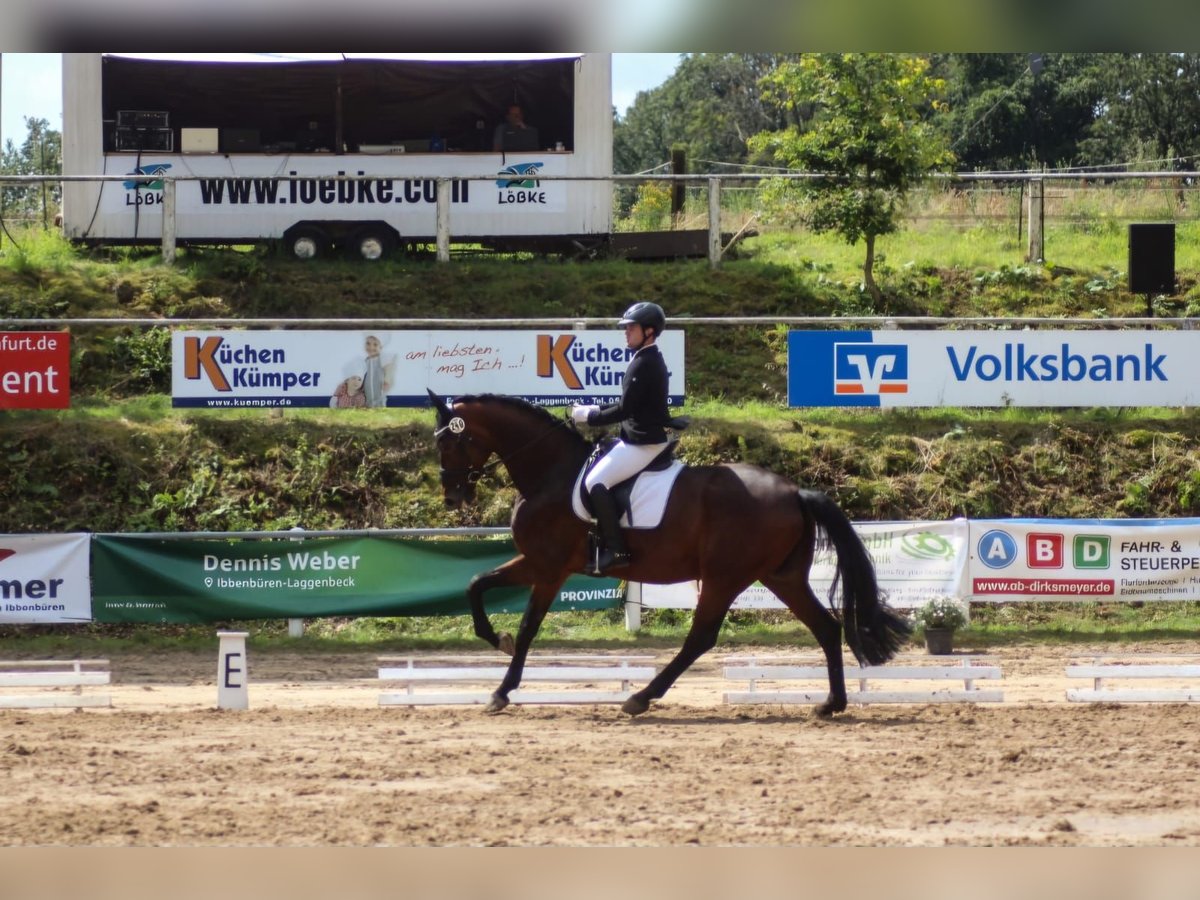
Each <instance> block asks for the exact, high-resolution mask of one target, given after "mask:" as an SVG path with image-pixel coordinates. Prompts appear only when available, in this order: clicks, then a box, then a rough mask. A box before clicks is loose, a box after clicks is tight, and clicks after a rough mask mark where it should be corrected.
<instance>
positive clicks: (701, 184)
mask: <svg viewBox="0 0 1200 900" xmlns="http://www.w3.org/2000/svg"><path fill="white" fill-rule="evenodd" d="M209 177H210V176H201V175H181V174H166V173H159V174H142V175H133V174H123V175H3V174H0V187H2V186H4V185H6V184H14V185H36V184H43V183H47V182H52V183H64V182H129V181H145V182H158V181H161V182H162V203H161V204H160V208H161V211H162V213H161V214H162V255H163V260H164V261H165V262H167V263H173V262H174V261H175V258H176V250H177V244H178V228H177V219H178V204H177V190H178V184H179V182H188V181H203V180H206V179H208V178H209ZM253 177H254V178H255V179H256V180H259V181H291V180H294V178H295V176H294V175H255V176H253ZM377 177H378V176H377V175H366V174H362V175H360V174H353V175H328V176H322V178H321V180H322V181H331V182H342V181H347V182H358V181H370V180H373V179H375V178H377ZM411 177H412V178H413V179H414V180H420V181H430V182H434V183H435V184H436V238H435V243H436V258H437V260H438V261H439V262H449V260H450V244H451V241H452V238H453V222H452V219H451V215H450V210H451V196H452V186H453V183H454V182H456V181H457V182H463V181H494V180H495V178H496V173H494V172H489V173H478V174H467V175H461V174H456V175H453V176H447V175H434V176H421V175H414V176H411ZM537 177H538V180H539V181H563V182H573V181H574V182H595V181H603V182H607V183H610V184H612V185H613V186H614V188H615V187H617V186H620V185H644V184H653V183H655V182H662V183H667V184H675V185H677V184H682V185H684V186H685V187H686V186H693V187H698V188H702V189H706V193H707V202H706V221H707V231H708V242H707V248H708V252H707V256H708V261H709V265H710V267H711V268H713V269H716V268H719V267H720V264H721V260H722V258H723V257H724V255H725V254H726V253H727V252H728V250H729V247H730V245H732V244H733V243H734V242H735V241H736V240H737V239H738V237H739V236H740V233H739V234H738V235H735V236H734V237H733V238H732V239H731V240H730V242H729V244H725V245H723V244H722V234H721V202H722V193H723V191H724V190H725V189H727V188H730V187H745V186H753V185H757V184H759V183H761V182H764V181H806V180H807V181H812V180H817V179H822V178H827V177H828V176H826V175H822V174H820V173H814V172H738V173H722V174H712V173H708V174H684V175H663V174H639V175H546V174H539V175H538V176H537ZM1194 177H1195V173H1188V172H1057V171H1056V172H966V173H945V174H943V173H939V174H934V175H931V176H929V178H928V179H927V180H928V182H929V183H930V184H932V185H953V184H959V183H961V184H972V183H995V184H1018V185H1020V186H1021V201H1022V202H1021V207H1022V208H1021V214H1022V215H1023V216H1024V217H1025V218H1026V221H1027V223H1028V225H1027V230H1025V229H1022V230H1024V231H1025V233H1026V234H1027V243H1026V255H1025V258H1026V260H1027V261H1036V262H1041V261H1042V260H1044V259H1045V222H1046V200H1047V194H1046V185H1047V183H1050V182H1073V183H1085V184H1086V183H1095V182H1099V183H1105V184H1109V183H1115V182H1121V181H1160V182H1162V181H1166V182H1173V183H1175V184H1176V185H1182V184H1183V183H1185V182H1186V183H1187V185H1188V188H1189V189H1190V190H1196V189H1198V187H1200V186H1197V185H1195V184H1193V183H1192V182H1191V180H1190V179H1193V178H1194ZM1180 189H1182V188H1180ZM247 242H252V241H247Z"/></svg>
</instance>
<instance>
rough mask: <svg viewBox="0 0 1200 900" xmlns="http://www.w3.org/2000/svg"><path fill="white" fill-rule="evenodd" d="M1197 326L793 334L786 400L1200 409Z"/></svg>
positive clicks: (799, 402) (842, 403) (831, 403)
mask: <svg viewBox="0 0 1200 900" xmlns="http://www.w3.org/2000/svg"><path fill="white" fill-rule="evenodd" d="M1198 402H1200V333H1198V332H1193V331H1126V330H1120V331H1115V330H1114V331H791V332H789V333H788V405H789V406H878V407H888V406H930V407H936V406H1195V405H1196V404H1197V403H1198Z"/></svg>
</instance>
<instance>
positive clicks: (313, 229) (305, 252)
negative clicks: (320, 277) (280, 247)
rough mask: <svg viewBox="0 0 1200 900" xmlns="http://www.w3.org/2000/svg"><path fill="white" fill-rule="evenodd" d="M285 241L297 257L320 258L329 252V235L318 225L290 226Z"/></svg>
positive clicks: (289, 250) (284, 236) (285, 244)
mask: <svg viewBox="0 0 1200 900" xmlns="http://www.w3.org/2000/svg"><path fill="white" fill-rule="evenodd" d="M283 243H284V246H285V247H286V248H287V250H288V253H290V254H291V255H292V257H294V258H295V259H318V258H320V257H322V256H324V255H325V254H327V253H328V252H329V236H328V235H327V234H325V232H324V231H322V230H321V229H320V228H318V227H317V226H316V225H297V226H295V227H294V228H289V229H288V230H287V231H286V232H285V233H284V235H283Z"/></svg>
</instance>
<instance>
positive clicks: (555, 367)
mask: <svg viewBox="0 0 1200 900" xmlns="http://www.w3.org/2000/svg"><path fill="white" fill-rule="evenodd" d="M657 344H658V346H659V348H660V349H661V350H662V354H663V358H664V359H665V360H666V363H667V369H668V371H669V373H670V376H669V379H668V385H667V389H668V394H669V401H670V403H671V405H672V406H681V405H682V404H683V399H684V393H683V385H684V373H683V361H684V336H683V332H682V331H672V330H670V329H668V330H667V331H666V332H665V333H664V334H663V335H662V337H661V338H659V340H658V341H657ZM632 358H633V351H631V350H629V348H628V347H626V346H625V337H624V335H623V334H622V332H621V331H619V330H618V329H616V328H615V327H614V328H612V329H606V330H595V331H536V330H528V331H177V332H175V333H173V334H172V337H171V396H172V403H173V405H174V406H179V407H205V408H209V409H239V408H241V409H244V408H252V407H276V406H282V407H287V406H292V407H300V406H309V407H321V406H325V407H333V408H335V409H355V408H360V409H370V408H374V407H389V406H410V407H411V406H418V407H419V406H427V405H428V404H429V395H428V393H427V392H426V391H427V389H431V390H433V391H436V392H437V393H438V394H440V395H442V396H443V397H447V398H453V397H456V396H461V395H463V394H483V393H493V394H507V395H511V396H516V397H522V398H524V399H525V400H528V401H529V402H530V403H536V404H538V405H542V406H569V405H571V404H574V403H585V404H590V403H609V402H615V401H616V400H617V399H618V398H619V397H620V394H621V379H622V378H623V377H624V375H625V369H626V368H628V366H629V361H630V359H632Z"/></svg>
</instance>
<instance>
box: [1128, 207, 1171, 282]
mask: <svg viewBox="0 0 1200 900" xmlns="http://www.w3.org/2000/svg"><path fill="white" fill-rule="evenodd" d="M1129 292H1130V293H1131V294H1147V295H1149V294H1174V293H1175V223H1174V222H1166V223H1139V224H1134V225H1130V226H1129Z"/></svg>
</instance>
